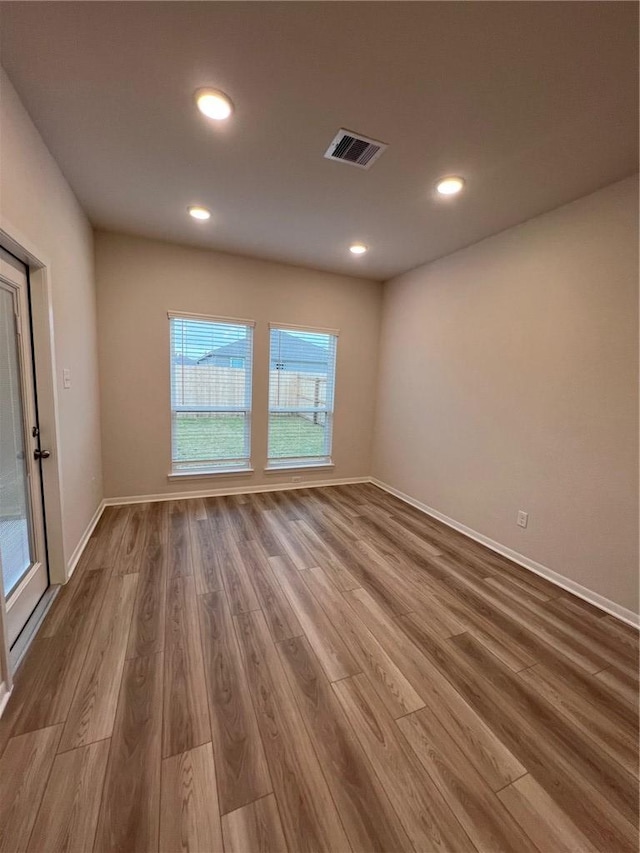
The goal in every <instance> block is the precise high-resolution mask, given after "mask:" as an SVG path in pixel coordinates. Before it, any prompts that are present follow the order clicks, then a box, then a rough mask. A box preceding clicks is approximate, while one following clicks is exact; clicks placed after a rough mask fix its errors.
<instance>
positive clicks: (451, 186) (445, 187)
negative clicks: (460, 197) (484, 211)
mask: <svg viewBox="0 0 640 853" xmlns="http://www.w3.org/2000/svg"><path fill="white" fill-rule="evenodd" d="M463 187H464V178H459V177H458V176H457V175H449V176H448V177H446V178H441V180H439V181H438V183H437V184H436V189H437V190H438V192H439V193H440V195H456V193H459V192H460V190H461V189H462V188H463Z"/></svg>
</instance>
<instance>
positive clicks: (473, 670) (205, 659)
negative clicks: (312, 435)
mask: <svg viewBox="0 0 640 853" xmlns="http://www.w3.org/2000/svg"><path fill="white" fill-rule="evenodd" d="M637 672H638V637H637V633H636V632H634V631H633V630H632V629H631V628H629V627H627V626H625V625H624V624H622V623H620V622H618V621H616V620H615V619H613V618H612V617H610V616H607V615H605V614H604V613H602V612H601V611H599V610H596V609H595V608H594V607H592V606H591V605H589V604H586V603H585V602H583V601H581V600H579V599H577V598H574V597H572V596H570V595H569V594H568V593H564V592H563V591H562V590H560V589H559V588H558V587H555V586H552V585H551V584H549V583H547V582H546V581H544V580H542V579H541V578H539V577H537V576H536V575H533V574H531V573H529V572H527V571H526V570H525V569H522V568H520V567H518V566H516V565H514V564H513V563H510V562H509V561H508V560H506V559H504V558H502V557H500V556H498V555H496V554H494V553H492V552H490V551H488V550H486V549H485V548H483V547H482V546H480V545H478V544H476V543H475V542H472V541H470V540H468V539H466V538H465V537H463V536H461V535H459V534H457V533H455V532H454V531H452V530H450V529H449V528H446V527H444V526H443V525H441V524H439V523H438V522H436V521H433V520H431V519H429V518H428V517H426V516H424V515H423V514H421V513H420V512H418V511H417V510H414V509H413V508H411V507H408V506H407V505H405V504H403V503H402V502H400V501H398V500H396V499H395V498H393V497H390V496H389V495H387V494H386V493H384V492H382V491H380V490H378V489H376V488H375V487H373V486H370V485H352V486H335V487H331V488H321V489H302V490H296V491H289V492H274V493H264V494H255V495H242V496H233V497H222V498H220V497H219V498H206V499H203V500H189V501H173V502H165V503H149V504H136V505H132V506H123V507H112V508H109V509H107V510H106V511H105V513H104V515H103V517H102V519H101V521H100V523H99V525H98V527H97V529H96V531H95V533H94V535H93V537H92V538H91V540H90V541H89V544H88V546H87V548H86V550H85V552H84V554H83V556H82V558H81V562H80V564H79V565H78V567H77V569H76V571H75V574H74V576H73V578H72V580H71V581H70V583H69V584H68V585H67V586H66V587H65V588H64V589H62V590H61V592H60V594H59V595H58V597H57V599H56V601H55V603H54V605H53V607H52V609H51V611H50V613H49V614H48V616H47V618H46V620H45V622H44V624H43V626H42V629H41V630H40V632H39V634H38V636H37V638H36V639H35V641H34V643H33V645H32V647H31V649H30V651H29V652H28V655H27V657H26V659H25V661H24V663H23V664H22V666H21V668H20V670H19V672H18V676H17V679H16V686H15V691H14V694H13V695H12V697H11V700H10V702H9V705H8V707H7V709H6V711H5V714H4V716H3V718H2V720H0V755H1V757H0V850H2V851H5V852H6V853H18V851H27V850H28V851H36V853H55V851H61V850H65V851H78V853H89V851H91V850H94V851H103V850H104V851H106V850H120V851H127V852H128V853H146V851H161V853H173V851H176V853H177V851H191V853H194V852H195V853H214V851H222V850H224V851H226V853H254V851H255V853H267V851H286V850H288V851H292V853H298V851H320V850H323V851H334V853H342V851H349V850H354V851H389V852H390V851H405V850H409V851H410V850H416V851H425V853H432V851H434V853H435V851H438V853H440V851H451V853H466V851H487V853H498V851H513V853H528V852H529V851H538V852H539V853H569V851H571V853H583V851H584V853H587V851H595V850H598V851H603V853H624V852H625V851H628V853H635V851H637V849H638V779H637V771H638V700H637V696H638V694H637Z"/></svg>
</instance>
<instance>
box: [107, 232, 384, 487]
mask: <svg viewBox="0 0 640 853" xmlns="http://www.w3.org/2000/svg"><path fill="white" fill-rule="evenodd" d="M95 240H96V277H97V283H98V305H99V338H100V375H101V382H100V385H101V394H102V434H103V464H104V472H105V495H106V496H107V497H124V496H131V495H147V494H149V495H154V494H170V493H172V492H184V491H207V490H213V489H224V488H235V487H250V486H255V485H258V484H271V485H276V484H279V483H286V482H291V478H292V476H297V475H299V474H301V472H293V473H291V472H285V473H282V474H273V473H270V474H265V473H264V470H263V469H264V466H265V464H266V440H267V439H266V430H267V416H266V410H267V370H268V323H269V322H281V323H289V324H300V325H304V326H319V327H325V328H333V329H339V330H340V338H339V343H338V366H337V376H336V415H335V425H334V447H333V460H334V462H335V468H333V469H331V470H326V469H325V470H319V471H318V472H315V473H311V472H303V473H302V476H303V479H304V480H305V481H313V480H326V479H342V478H349V477H366V476H368V475H369V472H370V468H371V436H372V424H373V410H374V400H373V395H374V392H375V380H376V368H377V345H378V333H379V322H380V307H381V291H382V287H381V285H380V284H375V283H371V282H368V281H363V280H362V279H353V278H346V277H344V276H337V275H331V274H329V273H321V272H316V271H312V270H307V269H303V268H300V267H293V266H286V265H282V264H275V263H269V262H265V261H257V260H250V259H248V258H243V257H238V256H234V255H228V254H223V253H220V252H212V251H211V252H210V251H203V250H199V249H192V248H184V247H180V246H176V245H172V244H170V243H163V242H158V241H154V240H147V239H143V238H139V237H131V236H125V235H119V234H113V233H109V232H97V234H96V237H95ZM169 310H173V311H184V312H188V313H196V314H210V315H217V316H222V317H240V318H245V319H252V320H255V321H256V323H257V325H256V329H255V337H254V352H255V362H254V389H253V443H252V444H253V453H252V457H253V467H254V469H255V473H254V474H252V475H240V476H235V477H232V476H225V477H221V476H220V475H218V476H214V477H207V478H206V479H193V478H189V479H181V480H179V481H178V482H176V481H169V480H168V479H167V474H168V472H169V469H170V426H171V420H170V401H169V322H168V319H167V311H169Z"/></svg>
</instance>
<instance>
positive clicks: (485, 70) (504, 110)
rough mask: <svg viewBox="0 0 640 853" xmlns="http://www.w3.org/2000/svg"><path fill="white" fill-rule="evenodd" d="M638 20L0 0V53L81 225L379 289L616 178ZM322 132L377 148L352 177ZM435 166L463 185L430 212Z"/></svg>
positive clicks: (449, 9) (563, 9) (587, 9)
mask: <svg viewBox="0 0 640 853" xmlns="http://www.w3.org/2000/svg"><path fill="white" fill-rule="evenodd" d="M637 17H638V6H637V4H635V3H627V2H548V3H544V2H532V3H530V2H496V3H491V2H490V3H485V2H482V3H480V2H478V3H474V2H453V3H447V2H445V3H440V2H410V3H404V2H384V3H383V2H381V3H377V2H374V3H369V2H354V3H351V2H325V3H316V2H308V3H305V2H301V3H295V2H294V3H291V2H284V3H279V2H219V3H214V2H195V3H191V2H173V3H172V2H166V3H155V2H143V3H127V2H116V3H102V2H79V3H75V2H72V3H58V2H45V3H40V2H22V3H13V2H3V3H2V4H1V5H0V24H1V29H2V42H1V49H2V54H1V58H2V64H3V65H4V67H5V69H6V71H7V73H8V74H9V77H10V78H11V80H12V81H13V83H14V85H15V86H16V88H17V90H18V92H19V94H20V96H21V97H22V99H23V101H24V103H25V105H26V107H27V109H28V110H29V112H30V114H31V116H32V118H33V120H34V121H35V123H36V125H37V126H38V128H39V130H40V132H41V133H42V135H43V137H44V139H45V141H46V143H47V145H48V146H49V148H50V150H51V151H52V153H53V155H54V156H55V158H56V159H57V160H58V162H59V164H60V166H61V168H62V170H63V171H64V173H65V175H66V177H67V179H68V180H69V182H70V183H71V185H72V187H73V189H74V190H75V192H76V194H77V196H78V198H79V199H80V202H81V203H82V205H83V206H84V208H85V210H86V211H87V213H88V215H89V217H90V219H91V221H92V222H93V223H94V224H95V225H96V226H99V227H104V228H110V229H116V230H122V231H128V232H134V233H139V234H143V235H147V236H152V237H159V238H163V239H167V240H173V241H178V242H181V243H188V244H195V245H201V246H208V247H212V248H216V249H223V250H226V251H231V252H237V253H241V254H246V255H252V256H256V257H263V258H271V259H274V260H280V261H288V262H291V263H295V264H301V265H305V266H311V267H317V268H321V269H328V270H333V271H336V272H342V273H352V274H355V275H361V276H366V277H372V278H376V279H387V278H389V277H391V276H393V275H395V274H397V273H399V272H402V271H404V270H407V269H410V268H411V267H414V266H417V265H418V264H421V263H424V262H426V261H429V260H432V259H434V258H436V257H439V256H442V255H444V254H447V253H449V252H452V251H454V250H456V249H459V248H461V247H462V246H465V245H468V244H470V243H473V242H475V241H477V240H480V239H482V238H483V237H486V236H488V235H489V234H492V233H495V232H497V231H500V230H502V229H504V228H507V227H509V226H511V225H514V224H516V223H518V222H521V221H523V220H525V219H528V218H530V217H532V216H535V215H537V214H539V213H541V212H544V211H546V210H550V209H552V208H554V207H556V206H558V205H560V204H563V203H565V202H567V201H570V200H572V199H575V198H577V197H579V196H581V195H584V194H586V193H589V192H591V191H593V190H595V189H597V188H599V187H601V186H603V185H605V184H607V183H610V182H612V181H615V180H618V179H620V178H623V177H625V176H626V175H629V174H631V173H633V172H635V171H636V170H637V162H638V152H637V139H638V134H637V102H638V101H637V98H638V94H637V79H638V78H637V75H638V69H637V62H638V56H637ZM201 86H214V87H217V88H220V89H223V90H224V91H225V92H227V93H228V94H229V95H230V96H231V97H232V99H233V100H234V102H235V104H236V112H235V115H234V116H233V118H232V120H231V121H230V122H228V123H227V124H226V125H222V126H221V125H216V124H215V123H211V122H208V121H207V120H206V119H204V118H203V117H202V116H201V115H200V114H199V113H198V112H197V111H196V110H195V108H194V105H193V100H192V95H193V92H194V91H195V89H197V88H198V87H201ZM340 127H346V128H349V129H352V130H355V131H358V132H360V133H363V134H365V135H366V136H370V137H374V138H376V139H380V140H382V141H384V142H387V143H389V148H388V150H387V151H386V152H385V153H384V154H383V155H382V157H381V158H380V160H379V161H378V162H377V163H376V164H375V165H374V166H373V167H372V169H371V170H370V171H363V170H360V169H357V168H354V167H350V166H346V165H344V164H342V163H334V162H330V161H329V160H326V159H324V158H323V153H324V151H325V149H326V148H327V145H328V144H329V142H330V141H331V139H332V138H333V136H334V134H335V133H336V131H337V130H338V129H339V128H340ZM447 173H456V174H461V175H463V176H464V177H465V178H466V179H467V188H466V191H465V192H464V194H463V195H462V196H460V197H458V198H455V199H449V200H441V199H436V198H435V197H434V193H433V183H434V181H435V180H436V179H437V178H438V177H440V176H441V175H444V174H447ZM192 203H201V204H204V205H206V206H208V207H210V208H211V209H212V211H213V217H212V219H211V221H210V222H209V223H207V224H200V223H195V222H193V221H192V220H191V219H190V218H189V217H188V216H187V215H186V208H187V205H189V204H192ZM354 240H358V241H362V242H365V243H367V244H368V245H370V247H371V250H370V252H369V253H368V255H365V256H363V257H361V258H354V257H353V256H351V255H350V254H349V252H348V251H347V247H348V245H349V243H350V242H352V241H354Z"/></svg>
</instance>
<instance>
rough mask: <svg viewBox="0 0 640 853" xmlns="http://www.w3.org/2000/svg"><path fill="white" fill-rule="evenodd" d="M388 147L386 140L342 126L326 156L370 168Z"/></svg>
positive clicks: (329, 158) (362, 167)
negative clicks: (378, 139) (372, 137)
mask: <svg viewBox="0 0 640 853" xmlns="http://www.w3.org/2000/svg"><path fill="white" fill-rule="evenodd" d="M386 147H387V146H386V144H385V143H384V142H378V141H377V140H376V139H368V138H367V137H366V136H362V134H360V133H354V132H353V131H352V130H345V129H344V128H340V130H339V131H338V132H337V133H336V135H335V136H334V137H333V139H332V140H331V144H330V145H329V147H328V148H327V150H326V151H325V152H324V156H325V157H326V158H327V160H340V161H341V162H342V163H349V165H351V166H357V167H358V168H359V169H370V168H371V166H373V164H374V163H375V162H376V160H377V159H378V157H379V156H380V155H381V154H382V152H383V151H384V149H385V148H386Z"/></svg>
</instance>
